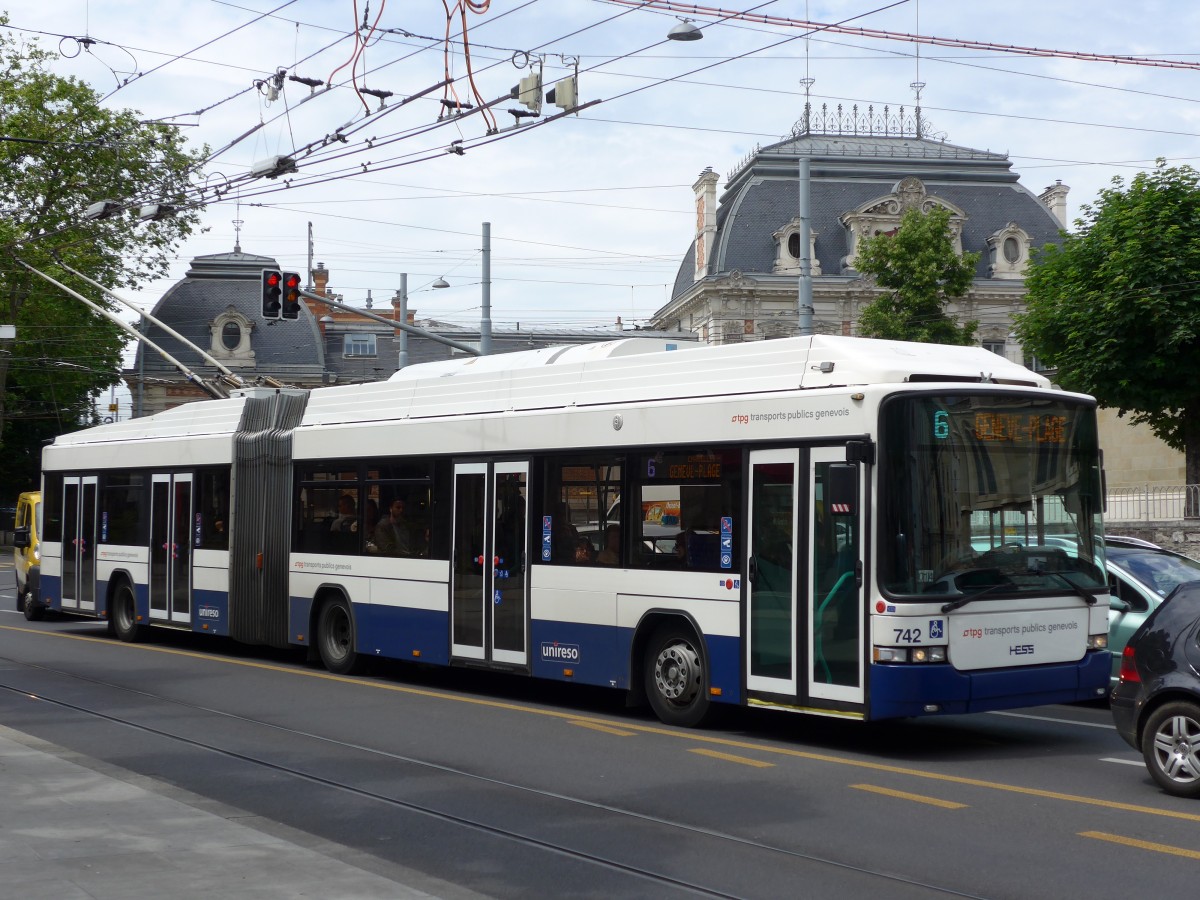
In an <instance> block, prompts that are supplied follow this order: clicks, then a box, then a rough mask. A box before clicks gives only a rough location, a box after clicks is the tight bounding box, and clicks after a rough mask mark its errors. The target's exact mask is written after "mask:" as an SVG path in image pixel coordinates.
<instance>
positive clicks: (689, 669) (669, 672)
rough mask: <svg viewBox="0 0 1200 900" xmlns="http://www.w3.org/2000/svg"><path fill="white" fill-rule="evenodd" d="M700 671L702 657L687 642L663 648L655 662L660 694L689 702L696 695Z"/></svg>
mask: <svg viewBox="0 0 1200 900" xmlns="http://www.w3.org/2000/svg"><path fill="white" fill-rule="evenodd" d="M699 672H700V657H699V655H698V654H697V653H696V651H695V650H693V649H692V648H691V647H690V646H688V645H687V644H685V643H682V642H681V643H677V644H671V645H669V646H667V647H664V648H663V649H662V652H661V653H659V654H658V659H657V660H655V663H654V683H655V686H656V687H657V688H658V692H659V694H661V695H662V696H663V697H666V698H667V699H668V700H670V701H672V702H674V703H679V704H687V703H688V702H690V701H691V699H692V698H693V697H695V696H696V691H697V689H698V688H697V685H696V679H697V675H698V673H699Z"/></svg>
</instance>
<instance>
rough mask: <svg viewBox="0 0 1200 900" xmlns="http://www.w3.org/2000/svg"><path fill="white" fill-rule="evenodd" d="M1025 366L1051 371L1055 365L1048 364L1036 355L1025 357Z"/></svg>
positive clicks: (1036, 370) (1037, 370) (1040, 370)
mask: <svg viewBox="0 0 1200 900" xmlns="http://www.w3.org/2000/svg"><path fill="white" fill-rule="evenodd" d="M1025 368H1027V369H1033V371H1035V372H1049V371H1050V370H1051V369H1052V368H1054V367H1053V366H1048V365H1046V364H1045V363H1044V362H1042V361H1041V360H1040V359H1038V358H1037V357H1036V356H1026V357H1025Z"/></svg>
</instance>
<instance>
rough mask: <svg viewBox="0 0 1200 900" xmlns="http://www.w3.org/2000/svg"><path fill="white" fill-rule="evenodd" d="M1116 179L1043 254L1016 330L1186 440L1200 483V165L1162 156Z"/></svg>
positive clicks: (1127, 410)
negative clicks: (1173, 163) (1150, 166)
mask: <svg viewBox="0 0 1200 900" xmlns="http://www.w3.org/2000/svg"><path fill="white" fill-rule="evenodd" d="M1112 184H1113V186H1112V187H1110V188H1106V189H1104V190H1102V191H1101V192H1100V195H1099V199H1098V200H1097V201H1096V202H1095V203H1094V204H1090V205H1087V206H1084V207H1082V208H1081V216H1080V218H1079V219H1077V220H1076V222H1075V225H1076V228H1077V231H1076V232H1075V233H1073V234H1068V235H1065V236H1064V238H1063V240H1062V243H1061V244H1059V245H1057V246H1053V245H1051V246H1047V247H1044V248H1042V249H1041V250H1040V251H1038V252H1037V253H1035V254H1034V258H1033V262H1032V266H1031V268H1030V271H1029V274H1028V275H1027V276H1026V279H1025V283H1026V286H1027V287H1028V296H1027V298H1026V304H1027V311H1026V312H1025V314H1024V315H1021V316H1019V317H1017V334H1018V335H1019V336H1020V338H1021V340H1022V342H1023V343H1024V345H1025V349H1026V350H1027V351H1029V352H1031V353H1034V354H1036V355H1037V356H1038V357H1039V358H1040V359H1041V360H1042V361H1043V362H1045V363H1047V364H1048V365H1051V366H1054V367H1056V368H1057V369H1058V381H1059V383H1060V384H1062V385H1063V387H1066V388H1069V389H1072V390H1077V391H1082V392H1084V393H1088V394H1092V395H1093V396H1094V397H1096V399H1097V400H1098V401H1099V402H1100V403H1101V405H1103V406H1107V407H1111V408H1115V409H1117V410H1118V412H1119V414H1120V415H1122V416H1124V415H1126V414H1128V415H1129V417H1130V419H1131V420H1132V421H1133V422H1136V423H1144V424H1146V425H1149V426H1150V428H1151V430H1152V431H1153V432H1154V433H1155V434H1156V435H1157V436H1158V437H1160V438H1161V439H1162V440H1163V441H1165V442H1166V443H1167V444H1168V445H1169V446H1171V447H1173V448H1175V449H1177V450H1183V451H1184V454H1185V459H1186V470H1187V481H1188V483H1189V484H1196V483H1200V173H1197V172H1196V170H1194V169H1192V168H1191V167H1190V166H1179V167H1175V168H1168V167H1167V165H1166V163H1165V162H1164V161H1162V160H1159V162H1158V165H1157V167H1156V168H1155V169H1154V170H1152V171H1150V172H1142V173H1140V174H1138V175H1136V176H1135V177H1134V178H1133V180H1132V182H1130V184H1129V186H1128V187H1126V186H1125V183H1124V181H1123V180H1122V179H1121V178H1114V179H1113V181H1112Z"/></svg>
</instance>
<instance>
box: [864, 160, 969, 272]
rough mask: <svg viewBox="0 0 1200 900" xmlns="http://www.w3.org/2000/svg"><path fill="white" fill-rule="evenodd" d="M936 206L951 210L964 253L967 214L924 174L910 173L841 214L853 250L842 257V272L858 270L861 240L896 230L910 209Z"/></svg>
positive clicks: (953, 235) (955, 238) (954, 236)
mask: <svg viewBox="0 0 1200 900" xmlns="http://www.w3.org/2000/svg"><path fill="white" fill-rule="evenodd" d="M935 207H941V208H943V209H946V210H948V211H949V213H950V222H949V226H948V227H949V229H950V241H951V243H952V244H953V245H954V252H955V253H957V254H958V255H960V256H961V255H962V252H963V247H962V229H963V224H964V223H965V222H966V221H967V214H966V213H965V212H963V211H962V210H961V209H959V208H958V207H957V206H955V205H954V204H953V203H951V202H950V201H949V200H946V199H944V198H942V197H938V196H933V195H930V194H929V193H928V192H927V191H926V189H925V183H924V182H923V181H921V179H920V178H917V177H916V176H915V175H909V176H907V177H905V178H902V179H900V180H899V181H898V182H896V185H895V187H894V188H893V189H892V193H890V194H885V195H884V196H882V197H876V198H875V199H874V200H871V201H869V202H867V203H864V204H863V205H862V206H860V207H858V208H857V209H855V210H852V211H850V212H848V213H846V214H845V215H843V216H842V217H841V222H842V224H843V225H844V226H846V235H847V238H848V242H849V245H850V252H849V253H847V254H846V255H845V256H844V257H842V272H843V273H850V272H854V271H855V269H854V261H855V259H856V258H857V257H858V246H859V243H860V242H862V241H864V240H866V239H868V238H872V237H878V236H879V235H881V234H895V233H896V230H897V229H898V228H899V227H900V221H901V220H902V219H903V218H904V214H905V213H906V212H908V211H909V210H910V209H917V210H919V211H920V212H922V213H927V212H929V211H930V210H932V209H934V208H935Z"/></svg>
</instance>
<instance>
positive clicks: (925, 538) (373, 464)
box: [40, 336, 1109, 725]
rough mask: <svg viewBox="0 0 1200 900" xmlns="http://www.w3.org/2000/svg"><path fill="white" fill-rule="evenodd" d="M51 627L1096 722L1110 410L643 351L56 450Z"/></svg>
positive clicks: (678, 351) (555, 355)
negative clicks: (1105, 427) (1054, 714)
mask: <svg viewBox="0 0 1200 900" xmlns="http://www.w3.org/2000/svg"><path fill="white" fill-rule="evenodd" d="M43 470H44V471H43V498H44V505H45V513H44V518H45V528H44V533H43V535H42V576H41V594H40V598H41V602H42V603H44V604H45V605H46V606H47V607H48V608H51V609H54V610H60V611H64V612H70V613H73V614H78V615H85V616H95V617H98V618H101V619H105V620H107V621H108V622H109V624H110V627H111V628H112V630H113V631H114V632H115V633H116V635H117V636H118V637H120V638H121V639H122V640H127V641H131V640H136V639H139V638H141V637H144V636H145V634H146V631H147V629H148V628H174V629H184V630H189V631H195V632H202V633H211V634H219V635H228V636H231V637H232V638H234V639H236V640H238V641H243V642H248V643H256V644H267V645H274V646H278V647H288V646H297V647H307V648H308V649H309V653H310V654H311V655H312V656H314V657H318V656H319V658H320V659H321V661H323V663H324V664H325V666H326V667H327V668H328V669H330V670H331V671H333V672H338V673H348V672H351V671H353V670H354V669H355V668H356V666H357V664H358V663H360V662H362V661H363V660H364V658H368V657H387V658H390V659H399V660H410V661H416V662H419V663H423V664H432V665H458V666H471V667H477V668H481V669H493V670H502V671H505V672H516V673H523V674H525V675H529V676H533V677H538V678H548V679H555V680H559V681H575V682H580V683H585V684H590V685H603V686H608V687H612V688H616V689H619V690H624V691H629V692H630V693H631V695H632V696H633V697H634V698H637V699H641V698H643V697H644V698H645V699H646V700H648V702H649V703H650V705H651V706H652V707H653V710H654V712H655V713H656V714H657V715H658V716H659V717H660V718H661V719H662V720H663V721H665V722H668V723H673V724H678V725H694V724H697V723H699V722H700V721H701V720H702V719H703V718H704V716H705V714H706V713H707V712H708V711H709V710H710V709H711V707H712V704H718V703H728V704H738V705H753V706H762V707H771V708H775V709H784V710H792V711H797V712H806V713H816V714H821V715H828V716H837V717H843V718H852V719H886V718H893V717H899V716H919V715H926V714H939V713H942V714H945V713H965V712H972V711H980V710H994V709H1002V708H1012V707H1021V706H1031V705H1035V704H1045V703H1062V702H1071V701H1078V700H1087V699H1093V698H1096V697H1099V696H1102V695H1103V694H1104V692H1105V690H1106V688H1107V685H1108V669H1109V660H1108V654H1107V652H1106V642H1107V633H1108V622H1107V613H1108V596H1107V595H1108V587H1107V582H1106V578H1105V575H1104V557H1103V553H1104V550H1103V542H1102V540H1101V538H1102V531H1101V529H1102V524H1101V505H1102V488H1101V482H1102V475H1101V467H1100V452H1099V449H1098V447H1097V436H1096V423H1095V404H1094V401H1093V400H1092V399H1091V398H1089V397H1085V396H1080V395H1076V394H1070V393H1065V392H1063V391H1060V390H1056V389H1053V388H1052V387H1051V386H1050V384H1049V383H1048V382H1047V381H1046V380H1045V379H1044V378H1042V377H1041V376H1039V375H1036V374H1034V373H1032V372H1030V371H1028V370H1027V369H1024V368H1022V367H1021V366H1018V365H1016V364H1014V363H1011V362H1008V361H1006V360H1005V359H1003V358H1001V357H999V356H997V355H995V354H993V353H990V352H988V351H985V350H982V349H980V348H964V347H945V346H931V345H914V344H904V343H899V342H887V341H872V340H865V339H859V338H847V337H827V336H813V337H801V338H789V339H782V340H774V341H767V342H755V343H745V344H738V345H726V346H720V347H695V348H691V349H683V348H682V347H676V346H675V345H673V344H671V343H669V342H665V341H660V340H649V339H628V340H620V341H611V342H606V343H600V344H590V345H582V346H574V347H557V348H548V349H542V350H533V351H529V352H523V353H512V354H505V355H501V356H492V357H485V358H466V359H461V360H451V361H447V362H439V363H430V364H426V365H419V366H412V367H409V368H406V369H403V370H401V371H399V372H397V373H396V374H395V375H394V376H393V377H392V378H391V379H390V380H388V381H386V382H379V383H374V384H358V385H348V386H335V387H328V388H321V389H318V390H314V391H312V392H311V393H305V392H300V391H288V390H270V389H265V388H254V389H248V390H246V391H244V392H242V393H240V394H239V395H237V396H234V397H232V398H230V399H228V400H212V401H206V402H202V403H191V404H188V405H186V406H181V407H178V408H175V409H171V410H168V411H166V412H163V413H160V414H158V415H156V416H152V417H148V418H144V419H134V420H129V421H126V422H120V423H116V424H112V425H104V426H101V427H98V428H93V429H90V430H86V431H80V432H77V433H74V434H68V435H65V436H63V437H60V438H58V439H57V440H56V441H55V442H54V443H53V445H51V446H49V447H47V448H46V449H45V451H44V456H43Z"/></svg>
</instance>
